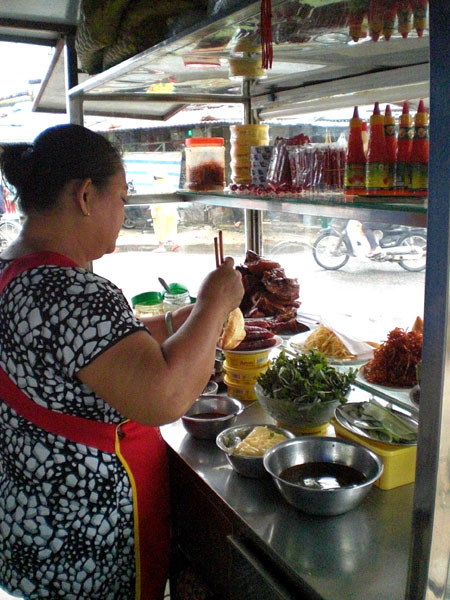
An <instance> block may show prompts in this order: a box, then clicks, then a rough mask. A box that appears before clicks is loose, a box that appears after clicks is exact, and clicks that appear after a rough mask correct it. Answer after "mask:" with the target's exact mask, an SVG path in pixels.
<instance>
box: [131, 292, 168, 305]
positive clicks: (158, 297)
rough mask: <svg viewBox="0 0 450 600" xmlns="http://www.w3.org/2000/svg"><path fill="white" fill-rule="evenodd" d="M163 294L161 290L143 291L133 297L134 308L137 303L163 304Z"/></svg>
mask: <svg viewBox="0 0 450 600" xmlns="http://www.w3.org/2000/svg"><path fill="white" fill-rule="evenodd" d="M162 301H163V296H162V294H160V293H159V292H143V293H142V294H138V295H137V296H133V298H131V305H132V307H133V308H134V307H135V306H136V305H137V304H140V305H144V306H152V305H154V304H161V302H162Z"/></svg>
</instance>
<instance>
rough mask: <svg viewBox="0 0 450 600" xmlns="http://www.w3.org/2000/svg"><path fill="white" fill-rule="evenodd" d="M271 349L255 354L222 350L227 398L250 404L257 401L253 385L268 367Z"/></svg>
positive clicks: (257, 351)
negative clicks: (230, 397)
mask: <svg viewBox="0 0 450 600" xmlns="http://www.w3.org/2000/svg"><path fill="white" fill-rule="evenodd" d="M271 350H272V348H265V349H262V350H256V351H255V352H233V351H232V350H224V355H225V362H224V363H223V369H224V371H225V377H224V383H225V385H226V386H227V392H228V395H229V396H232V397H233V398H237V399H238V400H242V401H243V402H250V401H253V400H256V399H257V396H256V392H255V383H256V380H257V378H258V376H259V375H260V374H261V373H265V371H266V370H267V368H268V366H269V353H270V351H271Z"/></svg>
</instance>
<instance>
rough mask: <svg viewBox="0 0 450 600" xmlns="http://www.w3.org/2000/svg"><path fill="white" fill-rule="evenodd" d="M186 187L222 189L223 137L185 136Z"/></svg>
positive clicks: (223, 167)
mask: <svg viewBox="0 0 450 600" xmlns="http://www.w3.org/2000/svg"><path fill="white" fill-rule="evenodd" d="M185 145H186V188H187V189H188V190H191V191H193V192H206V191H208V192H212V191H223V188H224V187H225V148H224V143H223V138H219V137H211V138H187V139H186V141H185Z"/></svg>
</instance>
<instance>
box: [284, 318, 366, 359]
mask: <svg viewBox="0 0 450 600" xmlns="http://www.w3.org/2000/svg"><path fill="white" fill-rule="evenodd" d="M289 346H290V347H291V349H292V350H294V351H296V352H309V351H310V350H317V351H318V352H321V353H322V354H323V355H324V356H325V357H326V358H327V359H328V361H329V362H330V364H333V365H360V364H363V363H365V362H367V361H368V360H369V359H370V358H372V357H373V351H374V346H373V345H372V344H371V343H367V342H363V341H361V340H358V339H356V338H354V337H352V336H349V335H344V334H342V333H340V332H339V331H337V330H336V329H334V328H333V327H332V326H330V325H328V324H326V323H319V325H318V326H317V327H316V328H315V329H313V330H312V331H306V332H304V333H300V334H298V335H294V336H293V337H291V339H290V340H289Z"/></svg>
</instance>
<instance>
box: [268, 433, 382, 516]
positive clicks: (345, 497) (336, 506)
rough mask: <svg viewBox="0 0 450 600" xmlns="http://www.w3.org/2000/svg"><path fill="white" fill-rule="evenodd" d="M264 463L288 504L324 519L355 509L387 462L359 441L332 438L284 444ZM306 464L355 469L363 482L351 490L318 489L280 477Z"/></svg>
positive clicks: (304, 437)
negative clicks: (293, 468)
mask: <svg viewBox="0 0 450 600" xmlns="http://www.w3.org/2000/svg"><path fill="white" fill-rule="evenodd" d="M263 463H264V468H265V469H266V470H267V472H268V473H269V474H270V475H271V476H272V478H273V481H274V482H275V485H276V487H277V488H278V490H279V491H280V493H281V495H282V496H283V498H284V499H285V500H286V501H287V502H289V503H290V504H292V505H293V506H295V507H296V508H298V509H300V510H302V511H303V512H306V513H310V514H314V515H321V516H328V515H339V514H342V513H345V512H347V511H349V510H351V509H353V508H355V507H356V506H357V505H358V504H359V503H360V502H361V501H362V500H363V499H364V498H365V496H366V495H367V494H368V492H369V490H370V489H371V487H372V485H373V484H374V483H375V481H376V480H377V479H378V478H379V477H380V476H381V474H382V472H383V461H382V460H381V459H380V458H379V457H378V456H377V455H376V454H375V453H374V452H372V451H371V450H368V449H367V448H365V447H364V446H362V445H361V444H358V443H357V442H352V441H349V440H342V439H336V438H332V437H314V436H303V437H297V438H295V439H292V440H287V441H286V442H281V443H280V444H277V445H276V446H274V447H273V448H271V449H270V450H268V451H267V452H266V453H265V455H264V458H263ZM306 463H336V464H338V465H345V466H347V467H352V468H353V469H356V471H358V472H359V473H360V474H362V475H363V481H362V482H361V483H358V484H355V485H352V486H347V487H338V488H334V489H330V488H328V489H318V488H316V487H310V486H307V485H302V484H299V483H290V482H288V481H286V480H285V479H283V478H281V477H280V475H281V474H282V473H283V471H284V470H285V469H287V468H288V467H292V466H294V465H302V464H306Z"/></svg>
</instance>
